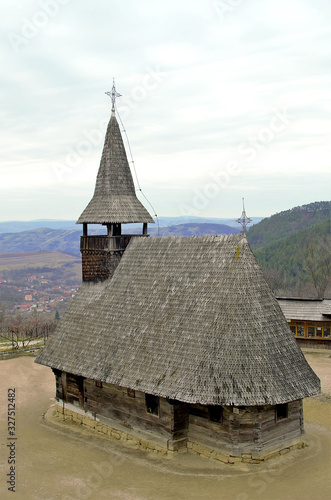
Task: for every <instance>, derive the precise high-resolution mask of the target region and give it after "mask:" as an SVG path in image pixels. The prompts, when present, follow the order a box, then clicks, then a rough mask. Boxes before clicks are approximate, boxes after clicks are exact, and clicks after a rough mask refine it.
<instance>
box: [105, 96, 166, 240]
mask: <svg viewBox="0 0 331 500" xmlns="http://www.w3.org/2000/svg"><path fill="white" fill-rule="evenodd" d="M115 111H116V113H117V116H118V119H119V122H120V124H121V126H122V132H124V134H125V138H126V142H127V145H128V149H129V153H130V158H131V161H130V163H132V165H133V170H134V175H135V178H136V182H137V186H138V189H137V190H136V191H140V193H141V195H142V196H143V197H144V198H145V200H146V201H147V203H148V204H149V206H150V207H151V209H152V210H153V212H154V216H153V217H155V218H156V223H157V235H158V236H160V224H159V218H158V216H157V214H156V211H155V209H154V207H153V205H152V204H151V202H150V201H149V199H148V198H147V196H146V195H145V193H144V192H143V190H142V189H141V186H140V183H139V179H138V175H137V170H136V165H135V162H134V159H133V154H132V151H131V146H130V142H129V137H128V134H127V132H126V130H125V127H124V125H123V122H122V119H121V116H120V114H119V112H118V109H117V106H116V104H115Z"/></svg>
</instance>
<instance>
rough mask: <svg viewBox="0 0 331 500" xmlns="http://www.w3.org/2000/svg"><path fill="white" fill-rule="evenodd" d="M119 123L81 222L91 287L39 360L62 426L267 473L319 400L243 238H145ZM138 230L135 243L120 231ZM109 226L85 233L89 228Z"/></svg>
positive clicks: (297, 442) (113, 124) (296, 442)
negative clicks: (265, 467) (47, 371)
mask: <svg viewBox="0 0 331 500" xmlns="http://www.w3.org/2000/svg"><path fill="white" fill-rule="evenodd" d="M115 97H116V91H115V89H114V87H113V90H112V100H113V107H112V114H111V118H110V122H109V125H108V128H107V132H106V138H105V144H104V149H103V153H102V158H101V162H100V168H99V171H98V175H97V180H96V186H95V191H94V195H93V197H92V199H91V201H90V203H89V204H88V205H87V207H86V209H85V210H84V211H83V213H82V215H81V216H80V217H79V219H78V223H80V224H82V225H83V235H82V237H81V252H82V271H83V282H82V285H81V287H80V288H79V290H78V292H77V293H76V295H75V297H74V299H73V301H72V303H71V304H70V307H69V309H68V310H67V312H66V314H65V315H64V317H63V319H62V320H61V322H60V324H59V326H58V328H57V330H56V332H55V334H54V335H53V336H52V338H51V339H50V340H49V342H48V344H47V345H46V347H45V348H44V350H43V351H42V352H41V353H40V354H39V355H38V357H37V359H36V361H37V362H38V363H41V364H44V365H46V366H49V367H51V368H52V370H53V372H54V375H55V380H56V409H57V412H59V413H61V414H62V415H63V418H65V419H66V418H67V419H70V420H73V421H75V422H77V423H80V424H83V425H87V426H89V427H92V428H95V429H96V430H98V431H99V432H103V433H105V434H107V435H110V436H113V437H115V438H117V439H122V440H125V441H129V442H135V443H138V444H139V445H140V446H142V447H143V448H147V449H153V450H159V451H162V452H164V453H168V454H172V453H176V452H177V451H182V452H183V451H186V452H189V451H190V452H196V453H200V454H202V455H203V456H208V457H213V458H215V459H218V460H222V461H224V462H230V463H233V462H235V461H240V460H243V461H250V462H253V463H255V462H258V461H260V460H263V459H264V458H266V457H269V456H271V455H272V454H275V453H278V452H282V450H284V449H287V450H288V449H290V448H292V447H300V446H302V443H303V441H302V436H303V432H304V431H303V412H302V399H303V398H305V397H309V396H312V395H314V394H317V393H318V392H319V391H320V381H319V379H318V377H317V376H316V375H315V373H314V372H313V371H312V370H311V368H310V367H309V365H308V363H307V362H306V360H305V358H304V356H303V354H302V352H301V350H300V348H299V347H298V346H297V344H296V341H295V338H294V337H293V334H292V332H291V330H290V328H289V326H288V324H287V321H286V319H285V317H284V315H283V313H282V311H281V308H280V306H279V304H278V302H277V299H276V298H275V296H274V295H273V293H272V291H271V290H270V287H269V285H268V284H267V282H266V280H265V278H264V276H263V273H262V271H261V269H260V267H259V266H258V264H257V262H256V260H255V258H254V255H253V253H252V251H251V249H250V247H249V245H248V243H247V240H246V237H245V235H244V234H236V235H232V236H222V235H220V236H205V237H192V238H188V237H175V238H174V237H172V238H171V237H162V238H150V237H148V233H147V224H148V223H152V222H153V219H152V217H151V216H150V214H149V213H148V212H147V210H146V209H145V208H144V207H143V205H142V204H141V202H140V201H139V200H138V198H137V197H136V194H135V189H134V184H133V180H132V176H131V172H130V168H129V164H128V161H127V157H126V153H125V149H124V145H123V141H122V137H121V133H120V129H119V126H118V123H117V120H116V117H115V108H114V100H115ZM127 223H140V224H142V233H141V234H140V235H129V234H123V233H122V227H124V226H123V225H124V224H127ZM89 224H99V225H100V227H101V226H102V225H104V226H106V228H107V235H89V234H88V225H89Z"/></svg>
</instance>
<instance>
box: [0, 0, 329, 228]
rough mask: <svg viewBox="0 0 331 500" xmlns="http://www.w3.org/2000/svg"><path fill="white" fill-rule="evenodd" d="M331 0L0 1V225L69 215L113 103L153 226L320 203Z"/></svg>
mask: <svg viewBox="0 0 331 500" xmlns="http://www.w3.org/2000/svg"><path fill="white" fill-rule="evenodd" d="M330 19H331V3H330V2H328V0H291V1H288V0H268V2H266V1H265V0H223V1H222V0H219V1H212V0H181V1H178V0H176V1H175V0H167V1H159V2H158V1H156V0H126V1H123V0H121V1H120V0H98V1H94V2H92V1H88V0H80V1H78V0H36V1H35V0H25V1H24V2H23V1H21V0H4V1H3V2H1V61H2V78H1V81H0V85H1V96H0V99H1V111H0V112H1V125H2V133H1V135H0V141H1V151H2V159H1V164H0V168H1V185H0V207H1V212H0V220H14V219H17V220H27V219H41V218H53V219H54V218H59V219H75V218H78V216H79V215H80V213H81V212H82V211H83V209H84V208H85V206H86V205H87V203H88V201H89V200H90V198H91V196H92V194H93V190H94V183H95V178H96V174H97V170H98V167H99V162H100V157H101V152H102V146H103V140H104V134H105V130H106V125H107V122H108V120H109V117H110V108H111V101H110V99H109V97H108V96H106V95H105V91H108V90H110V89H111V87H112V82H113V77H114V78H115V81H116V88H117V91H118V92H120V93H121V94H122V97H121V98H119V99H118V100H117V109H118V112H119V115H120V117H121V120H122V122H123V124H124V127H125V129H126V131H127V134H128V137H129V141H130V146H131V150H132V153H133V158H134V161H135V166H136V170H137V174H138V178H139V183H140V186H141V188H142V190H143V192H144V194H145V195H146V196H147V198H148V199H149V200H150V202H151V203H152V205H153V207H154V209H153V210H152V209H151V208H150V207H149V206H148V205H147V206H146V208H148V209H149V210H150V211H151V213H152V214H153V212H154V210H155V211H156V212H157V214H158V215H163V216H178V215H195V216H202V217H203V216H208V217H238V216H239V215H240V213H241V199H242V197H245V205H246V211H247V214H248V215H250V216H269V215H271V214H274V213H276V212H280V211H282V210H287V209H289V208H292V207H294V206H298V205H302V204H306V203H310V202H313V201H320V200H328V199H329V198H330V184H331V181H330V170H331V169H330V132H331V130H330V128H331V127H330V111H331V99H330V94H331V74H330V59H331V58H330V47H331V25H330Z"/></svg>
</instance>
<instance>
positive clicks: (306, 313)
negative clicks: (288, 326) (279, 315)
mask: <svg viewBox="0 0 331 500" xmlns="http://www.w3.org/2000/svg"><path fill="white" fill-rule="evenodd" d="M278 303H279V305H280V307H281V309H282V311H283V313H284V316H285V317H286V318H287V319H288V320H290V319H292V320H297V321H300V320H301V321H330V317H331V299H294V298H293V299H292V298H289V299H287V298H281V297H278Z"/></svg>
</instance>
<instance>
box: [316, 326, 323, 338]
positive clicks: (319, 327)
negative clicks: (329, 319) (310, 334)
mask: <svg viewBox="0 0 331 500" xmlns="http://www.w3.org/2000/svg"><path fill="white" fill-rule="evenodd" d="M316 337H322V327H321V326H317V327H316Z"/></svg>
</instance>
